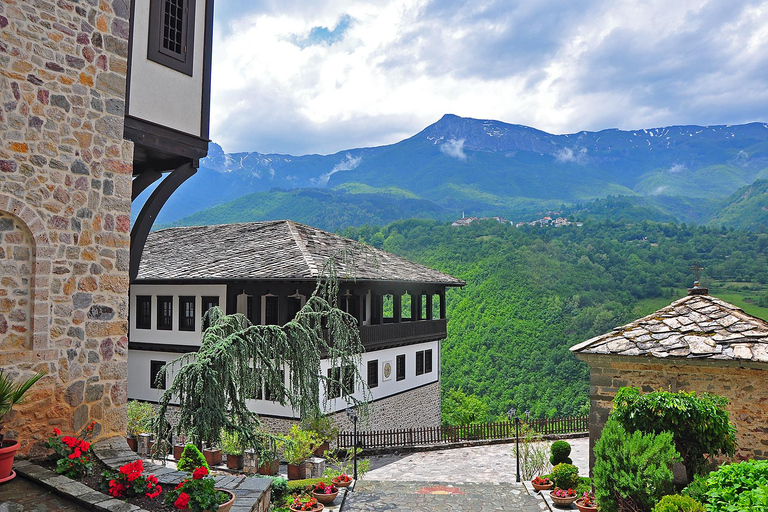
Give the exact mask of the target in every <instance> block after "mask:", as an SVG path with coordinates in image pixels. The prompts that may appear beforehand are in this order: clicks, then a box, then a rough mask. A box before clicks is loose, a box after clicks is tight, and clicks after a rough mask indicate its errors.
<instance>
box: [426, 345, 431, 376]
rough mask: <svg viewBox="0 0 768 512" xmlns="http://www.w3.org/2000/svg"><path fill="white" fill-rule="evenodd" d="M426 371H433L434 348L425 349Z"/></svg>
mask: <svg viewBox="0 0 768 512" xmlns="http://www.w3.org/2000/svg"><path fill="white" fill-rule="evenodd" d="M424 373H432V349H429V350H425V351H424Z"/></svg>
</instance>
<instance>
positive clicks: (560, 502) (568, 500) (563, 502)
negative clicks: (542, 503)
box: [549, 492, 578, 507]
mask: <svg viewBox="0 0 768 512" xmlns="http://www.w3.org/2000/svg"><path fill="white" fill-rule="evenodd" d="M549 497H550V498H552V501H553V502H555V505H559V506H561V507H567V506H570V505H571V503H573V502H574V501H576V499H577V498H578V496H571V497H568V498H560V497H558V496H555V495H554V494H553V492H550V493H549Z"/></svg>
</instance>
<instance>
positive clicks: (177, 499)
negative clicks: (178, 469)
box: [165, 466, 235, 512]
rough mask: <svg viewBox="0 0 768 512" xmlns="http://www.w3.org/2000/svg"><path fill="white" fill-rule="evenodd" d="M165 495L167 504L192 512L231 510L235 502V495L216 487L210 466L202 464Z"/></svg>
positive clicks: (222, 511)
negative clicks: (209, 472)
mask: <svg viewBox="0 0 768 512" xmlns="http://www.w3.org/2000/svg"><path fill="white" fill-rule="evenodd" d="M190 476H191V477H192V478H186V479H184V480H182V482H181V483H179V484H178V485H177V486H176V487H175V488H173V489H172V490H170V491H168V492H167V493H166V495H165V504H166V505H173V506H174V507H175V508H177V509H179V510H190V511H192V512H210V511H218V512H229V509H231V508H232V504H233V503H234V502H235V495H234V494H233V493H231V492H229V491H225V490H223V489H216V488H215V483H214V481H213V478H211V477H210V476H209V475H208V468H206V467H205V466H200V467H199V468H195V470H194V471H193V472H192V474H191V475H190Z"/></svg>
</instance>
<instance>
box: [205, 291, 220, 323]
mask: <svg viewBox="0 0 768 512" xmlns="http://www.w3.org/2000/svg"><path fill="white" fill-rule="evenodd" d="M218 305H219V298H218V297H203V316H204V317H205V320H203V330H206V329H207V328H208V326H209V325H210V321H209V319H208V317H207V316H205V315H206V313H208V311H210V310H211V309H212V308H215V307H216V306H218Z"/></svg>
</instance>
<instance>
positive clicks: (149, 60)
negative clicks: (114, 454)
mask: <svg viewBox="0 0 768 512" xmlns="http://www.w3.org/2000/svg"><path fill="white" fill-rule="evenodd" d="M177 4H179V1H178V0H176V1H171V0H136V1H135V2H129V1H127V0H102V1H98V2H97V1H95V0H86V1H69V0H61V1H58V2H53V1H47V0H39V1H35V2H30V1H27V0H4V1H3V2H0V95H1V97H2V101H0V239H2V243H1V244H0V368H2V369H3V371H5V372H7V373H8V374H9V375H11V376H12V377H13V378H18V379H20V378H26V377H29V376H31V375H32V374H33V373H34V372H36V371H45V372H46V373H47V375H46V377H44V378H43V379H42V380H41V381H39V382H38V383H37V384H36V385H35V386H34V387H33V388H32V390H31V392H30V393H29V394H28V399H27V400H26V403H24V404H21V405H19V406H17V408H16V412H15V413H12V415H10V416H8V417H6V424H5V429H6V432H7V434H8V436H9V437H11V438H18V439H19V441H20V443H21V451H22V453H29V452H30V451H31V450H32V448H33V446H35V445H36V444H37V443H39V442H40V441H41V440H43V439H45V438H47V437H48V436H49V435H50V433H51V429H52V427H59V428H61V430H62V431H64V432H72V431H79V429H80V428H82V427H83V426H84V425H85V424H87V423H88V421H90V420H92V419H93V420H96V421H97V422H98V425H97V427H96V432H97V433H98V434H99V435H100V436H102V437H104V436H110V435H117V434H118V433H119V434H123V433H124V430H125V421H126V418H125V408H124V405H125V403H126V397H127V380H126V378H127V350H128V338H127V334H128V285H129V269H130V260H131V251H132V248H131V233H130V230H131V227H130V213H131V201H132V197H134V196H135V195H136V193H137V190H136V188H137V181H133V177H134V176H136V177H137V180H138V186H139V187H143V186H145V185H144V184H145V183H146V182H149V181H151V179H150V176H148V177H146V178H143V179H141V180H139V178H140V177H141V175H142V174H143V173H144V172H145V171H147V170H148V169H150V168H151V169H152V170H153V171H154V172H155V174H154V175H151V177H152V178H159V177H161V176H162V173H163V172H166V173H168V171H173V170H175V169H178V168H179V167H184V166H187V167H190V166H191V167H194V165H195V164H196V162H197V159H198V158H201V157H202V156H205V151H206V150H205V148H206V147H207V126H208V118H207V115H208V114H207V112H208V97H209V96H208V91H209V90H210V88H209V85H208V84H209V77H210V49H211V43H210V41H211V27H212V23H211V16H212V4H211V3H210V1H209V2H208V3H206V1H205V0H181V4H183V7H184V8H183V9H180V10H178V11H174V12H175V13H177V14H178V18H179V20H180V21H183V23H177V20H176V19H172V18H166V20H167V21H166V23H173V24H174V27H175V28H174V30H175V32H172V33H173V34H175V35H176V36H178V37H174V38H173V40H172V41H171V40H168V39H167V38H166V39H165V40H163V34H164V27H163V26H162V23H160V26H158V25H157V24H154V23H148V20H149V18H150V9H166V10H168V9H172V8H173V9H175V7H174V5H177ZM195 6H196V10H195ZM132 10H133V12H135V13H136V16H132ZM158 19H159V20H163V17H162V16H160V17H159V18H158ZM195 31H196V33H197V37H196V38H194V39H193V37H192V34H193V32H195ZM165 34H166V35H167V34H168V32H167V31H165ZM147 41H150V46H152V44H153V42H154V43H157V44H154V51H155V53H154V54H153V53H152V49H151V48H150V49H147V48H146V45H147ZM176 41H180V42H183V43H184V44H183V47H182V45H181V44H175V43H176ZM193 41H194V45H193ZM142 45H143V46H142ZM174 45H175V46H174ZM176 50H178V52H176V53H174V52H175V51H176ZM158 53H162V54H164V55H165V57H164V58H166V59H167V58H170V59H171V60H172V61H173V62H171V63H169V62H162V58H158V57H157V56H156V54H158ZM180 61H183V62H187V61H188V63H189V65H191V66H192V67H191V69H187V68H183V69H181V70H177V69H176V67H178V66H177V65H176V64H175V63H178V62H180ZM174 66H175V67H174ZM185 66H186V64H185ZM176 75H178V76H176ZM182 75H183V76H182ZM184 77H187V78H184ZM131 78H133V80H131ZM178 87H182V90H183V91H192V92H194V93H195V94H193V95H191V96H188V97H183V96H181V95H177V91H178ZM184 87H186V89H185V88H184ZM168 88H176V89H174V90H172V91H171V92H166V93H165V94H164V95H163V93H162V91H164V90H167V89H168ZM126 91H129V92H130V94H127V92H126ZM128 99H130V100H131V101H130V106H129V105H128ZM191 101H194V102H196V106H193V107H190V102H191ZM158 103H159V104H158ZM184 109H187V110H189V111H190V112H191V114H188V115H187V116H186V117H183V118H182V119H183V122H184V123H186V124H184V125H179V124H178V122H175V123H174V124H170V121H169V120H170V119H177V117H178V116H176V114H175V113H176V112H177V111H179V110H184ZM126 112H127V113H128V115H126ZM185 112H186V110H185ZM187 167H185V168H184V172H183V173H181V175H183V176H187V177H188V176H189V175H191V174H192V173H193V172H194V170H193V169H192V170H189V169H188V168H187ZM170 175H171V176H172V175H173V173H172V172H171V173H170ZM181 175H177V177H176V178H175V179H173V180H170V181H169V184H168V185H166V186H165V187H158V189H160V188H162V189H163V190H164V191H163V192H162V193H159V194H157V197H156V199H155V201H153V202H152V204H151V206H150V207H149V208H148V209H147V212H146V215H145V219H144V220H143V221H142V222H141V223H139V226H140V228H136V229H135V231H136V233H135V235H134V236H135V238H138V239H141V234H142V232H143V230H146V231H148V229H149V228H148V227H147V224H149V225H151V220H152V219H153V218H154V217H153V216H152V213H153V212H155V213H156V210H157V209H159V207H161V206H162V203H163V198H164V197H165V198H167V196H168V195H169V194H170V192H172V189H174V188H175V187H174V186H173V185H174V184H175V183H179V182H180V181H182V180H181ZM166 176H168V174H166ZM168 177H170V176H168ZM163 181H164V182H165V181H166V180H163ZM135 252H136V251H135V249H134V255H135ZM139 254H140V248H139ZM134 259H135V258H134Z"/></svg>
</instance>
